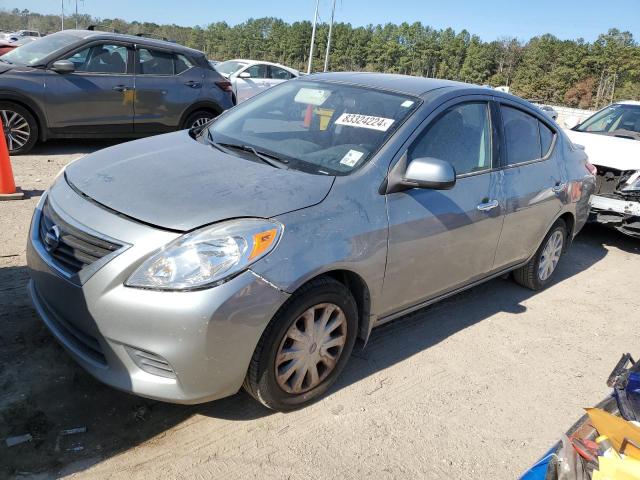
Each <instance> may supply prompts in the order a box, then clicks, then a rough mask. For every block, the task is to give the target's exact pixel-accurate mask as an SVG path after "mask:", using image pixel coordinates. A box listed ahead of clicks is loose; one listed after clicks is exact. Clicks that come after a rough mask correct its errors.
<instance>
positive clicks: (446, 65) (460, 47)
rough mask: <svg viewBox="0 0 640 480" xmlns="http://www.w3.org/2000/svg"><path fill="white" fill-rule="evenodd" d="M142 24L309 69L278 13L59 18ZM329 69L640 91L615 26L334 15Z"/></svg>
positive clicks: (604, 97) (153, 31)
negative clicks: (596, 28) (504, 33)
mask: <svg viewBox="0 0 640 480" xmlns="http://www.w3.org/2000/svg"><path fill="white" fill-rule="evenodd" d="M76 23H77V25H78V26H79V28H86V27H87V26H88V25H98V26H100V28H101V29H105V30H110V31H117V32H120V33H131V34H136V33H145V34H148V35H151V36H159V37H164V38H167V39H170V40H173V41H176V42H178V43H181V44H183V45H187V46H189V47H192V48H196V49H198V50H202V51H204V52H205V53H206V54H207V55H208V57H209V58H210V59H215V60H227V59H231V58H253V59H261V60H268V61H274V62H278V63H283V64H285V65H289V66H291V67H293V68H297V69H299V70H302V71H304V70H306V65H307V62H308V55H309V41H310V38H311V29H312V25H311V22H309V21H302V22H293V23H287V22H284V21H283V20H280V19H277V18H258V19H249V20H247V21H246V22H244V23H241V24H238V25H234V26H231V25H229V24H227V23H226V22H216V23H212V24H209V25H207V26H205V27H201V26H195V27H183V26H178V25H158V24H156V23H148V22H137V21H134V22H126V21H124V20H120V19H97V18H92V17H91V16H89V15H78V16H77V17H76V16H74V15H71V16H69V17H66V18H65V28H74V27H75V25H76ZM21 28H28V29H37V30H40V31H41V32H43V33H45V32H55V31H58V30H59V29H60V17H59V16H56V15H42V14H39V13H34V12H30V11H28V10H19V9H14V10H11V11H7V10H0V29H2V30H16V29H21ZM328 29H329V26H328V24H319V25H318V31H317V35H316V39H317V41H316V48H315V52H314V57H313V61H312V64H313V70H314V71H318V70H322V68H323V62H324V54H325V51H326V45H327V33H328ZM329 69H330V70H333V71H344V70H350V71H365V70H366V71H375V72H390V73H402V74H408V75H421V76H427V77H437V78H446V79H452V80H459V81H463V82H470V83H476V84H480V85H491V86H493V87H495V86H499V85H507V86H509V87H510V88H511V91H512V93H515V94H516V95H520V96H522V97H524V98H528V99H531V100H534V101H540V102H545V103H553V104H561V105H566V106H571V107H579V108H594V107H596V106H602V105H603V104H606V103H608V102H609V101H611V100H612V99H613V100H620V99H633V100H640V45H639V44H638V42H637V41H636V40H634V38H633V35H632V34H631V33H630V32H623V31H619V30H618V29H615V28H612V29H610V30H609V31H608V32H607V33H603V34H601V35H600V36H598V38H597V39H596V40H595V41H593V42H586V41H585V40H584V39H581V38H579V39H576V40H560V39H559V38H557V37H555V36H553V35H550V34H545V35H541V36H537V37H534V38H531V39H530V40H528V41H523V40H521V39H517V38H513V37H504V38H500V39H497V40H494V41H483V40H482V39H480V37H478V36H477V35H473V34H471V33H469V32H468V31H467V30H462V31H460V32H456V31H455V30H453V29H451V28H447V29H440V30H439V29H434V28H432V27H429V26H427V25H423V24H422V23H421V22H415V23H411V24H409V23H406V22H405V23H402V24H400V25H396V24H392V23H387V24H385V25H367V26H360V27H354V26H352V25H351V24H349V23H337V24H334V28H333V38H332V44H331V57H330V64H329Z"/></svg>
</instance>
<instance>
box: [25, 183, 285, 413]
mask: <svg viewBox="0 0 640 480" xmlns="http://www.w3.org/2000/svg"><path fill="white" fill-rule="evenodd" d="M54 193H55V192H54ZM67 193H69V192H67ZM69 195H70V196H67V197H63V196H59V197H58V198H60V199H61V201H60V202H59V203H58V204H57V207H58V208H60V207H61V206H65V207H69V208H73V209H75V210H76V212H80V209H79V207H78V205H80V206H81V207H82V209H81V210H83V211H84V210H86V212H84V213H83V214H82V215H81V216H82V217H83V218H80V219H78V218H77V216H74V219H75V220H77V221H78V222H80V223H84V224H86V223H90V224H91V225H92V226H96V227H98V225H100V224H101V223H102V221H101V219H104V218H103V217H105V216H111V217H115V215H113V214H111V213H109V212H106V211H105V210H102V209H100V208H99V207H97V206H95V205H93V204H90V203H89V202H87V201H86V200H84V199H82V198H80V197H78V196H75V194H73V196H71V193H69ZM67 201H70V202H73V203H72V204H71V203H69V204H67V203H65V202H67ZM59 211H60V212H61V213H64V214H66V212H65V209H63V208H60V210H59ZM39 216H40V210H39V208H38V209H36V212H35V214H34V219H33V223H32V228H31V233H30V235H29V242H28V245H27V263H28V266H29V271H30V275H31V281H30V282H29V293H30V296H31V299H32V301H33V304H34V306H35V309H36V311H37V313H38V315H39V316H40V317H41V319H42V320H43V322H44V323H45V324H46V325H47V327H48V328H49V330H50V331H51V332H52V334H53V335H54V336H55V337H56V339H57V340H58V341H59V342H60V343H61V344H62V346H63V347H64V348H65V349H66V350H67V351H68V352H69V354H70V355H71V356H72V357H73V358H74V359H75V360H76V361H77V362H78V363H79V364H80V365H81V366H82V367H83V368H85V369H86V370H87V371H88V372H89V373H91V374H92V375H93V376H95V377H96V378H97V379H99V380H100V381H102V382H104V383H106V384H108V385H111V386H113V387H115V388H117V389H120V390H124V391H127V392H130V393H134V394H137V395H140V396H144V397H149V398H153V399H157V400H163V401H168V402H173V403H187V404H188V403H201V402H205V401H209V400H214V399H217V398H222V397H225V396H229V395H232V394H234V393H235V392H237V391H238V390H239V389H240V387H241V386H242V382H243V380H244V377H245V374H246V371H247V368H248V365H249V362H250V360H251V356H252V355H253V351H254V349H255V346H256V345H257V343H258V340H259V339H260V336H261V335H262V332H263V331H264V328H265V327H266V326H267V324H268V323H269V321H270V320H271V318H272V317H273V315H274V314H275V312H276V311H277V309H278V308H279V307H280V306H281V305H282V303H284V301H285V300H286V299H287V298H288V295H287V294H286V293H284V292H282V291H281V290H278V289H277V288H275V287H274V286H273V285H271V284H270V283H268V282H266V281H264V280H263V279H262V278H260V277H259V276H257V275H256V274H254V273H253V272H251V271H246V272H244V273H242V274H240V275H238V276H237V277H235V278H233V279H232V280H230V281H228V282H226V283H224V284H222V285H219V286H217V287H214V288H210V289H206V290H200V291H194V292H162V291H152V290H141V289H136V288H129V287H125V286H124V284H123V283H124V280H123V279H125V278H126V277H127V276H128V275H129V274H130V271H131V268H132V267H133V266H135V265H137V264H138V263H139V260H140V258H141V255H142V256H144V255H146V254H147V253H148V252H147V253H144V252H146V250H147V249H148V248H151V245H150V244H146V245H145V246H141V245H136V241H135V238H134V237H133V236H132V235H133V234H134V232H135V231H137V233H135V234H136V235H137V234H139V233H140V231H139V230H140V229H147V230H152V229H150V227H146V226H141V225H136V226H133V227H131V228H130V229H129V231H127V230H126V229H122V230H120V231H117V230H118V225H119V224H122V222H127V220H124V219H121V218H111V219H108V218H106V220H108V223H110V224H111V225H112V229H111V230H110V231H108V232H104V230H102V229H100V231H101V232H102V233H105V234H108V235H112V236H114V237H115V238H119V239H122V240H124V241H127V242H128V243H129V244H130V245H131V247H130V248H128V249H127V250H126V251H124V252H122V253H120V254H119V255H118V256H116V257H115V258H113V259H112V260H110V261H109V262H108V263H107V264H106V265H104V266H103V267H102V268H100V269H99V270H98V271H96V272H95V273H94V274H93V275H92V276H91V277H90V278H88V279H87V280H86V281H85V282H83V283H82V284H78V283H74V282H72V281H70V280H69V279H68V278H65V277H64V276H63V275H61V274H60V272H59V271H58V270H57V269H56V268H54V266H52V265H51V261H50V259H49V258H47V254H46V250H44V249H43V248H42V244H41V241H40V238H39V235H38V233H37V232H38V229H37V228H36V226H37V224H38V223H37V222H38V221H39ZM92 219H93V220H94V222H93V223H91V220H92ZM96 229H98V228H96ZM152 233H153V232H151V233H149V232H147V235H150V234H152ZM140 238H142V237H140ZM160 238H161V241H162V242H164V241H165V238H164V237H163V236H161V237H160ZM140 243H144V242H142V240H140ZM132 352H141V353H139V354H140V355H143V356H145V358H144V359H143V363H144V362H147V364H146V366H145V365H142V366H141V362H140V357H139V356H136V354H135V353H132ZM149 363H151V364H152V365H154V367H153V368H149V367H148V364H149ZM158 367H159V368H160V369H164V370H159V369H158ZM150 371H153V372H156V373H150ZM158 372H159V373H160V374H158ZM163 373H165V374H163Z"/></svg>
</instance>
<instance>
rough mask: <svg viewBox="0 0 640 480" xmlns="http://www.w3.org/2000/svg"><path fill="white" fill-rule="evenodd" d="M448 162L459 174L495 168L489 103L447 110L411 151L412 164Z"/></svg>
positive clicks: (477, 103) (467, 104) (463, 105)
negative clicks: (421, 160) (419, 160)
mask: <svg viewBox="0 0 640 480" xmlns="http://www.w3.org/2000/svg"><path fill="white" fill-rule="evenodd" d="M420 157H433V158H438V159H440V160H446V161H448V162H449V163H451V165H453V167H454V168H455V169H456V174H458V175H463V174H465V173H471V172H478V171H482V170H487V169H490V168H491V121H490V117H489V105H488V104H487V103H486V102H474V103H464V104H461V105H456V106H454V107H451V108H449V109H448V110H446V111H445V112H444V113H443V114H442V115H441V116H440V117H438V118H437V119H436V120H435V121H434V122H432V123H431V125H429V126H428V127H427V130H426V131H425V132H424V133H423V134H422V135H421V137H420V138H418V140H417V141H416V142H415V143H414V144H413V145H412V146H411V148H410V149H409V158H408V159H409V161H411V160H413V159H414V158H420Z"/></svg>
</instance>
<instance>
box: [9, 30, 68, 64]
mask: <svg viewBox="0 0 640 480" xmlns="http://www.w3.org/2000/svg"><path fill="white" fill-rule="evenodd" d="M77 41H78V37H76V36H74V35H69V34H66V33H60V32H59V33H54V34H52V35H48V36H46V37H43V38H40V39H38V40H36V41H35V42H29V43H26V44H25V45H22V46H21V47H20V48H16V49H15V50H12V51H11V52H9V53H6V54H4V55H3V56H2V60H5V61H7V62H9V63H14V64H16V65H25V66H29V67H33V66H36V65H40V64H41V62H42V60H43V59H44V58H46V57H48V56H49V55H51V54H52V53H54V52H56V51H58V50H61V49H63V48H65V47H67V46H69V45H72V44H74V43H76V42H77Z"/></svg>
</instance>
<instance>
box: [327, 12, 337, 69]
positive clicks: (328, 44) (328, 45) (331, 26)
mask: <svg viewBox="0 0 640 480" xmlns="http://www.w3.org/2000/svg"><path fill="white" fill-rule="evenodd" d="M335 13H336V0H333V7H332V8H331V23H330V24H329V39H328V40H327V51H326V53H325V54H324V71H325V72H326V71H327V68H328V67H329V52H330V51H331V33H333V16H334V15H335Z"/></svg>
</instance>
